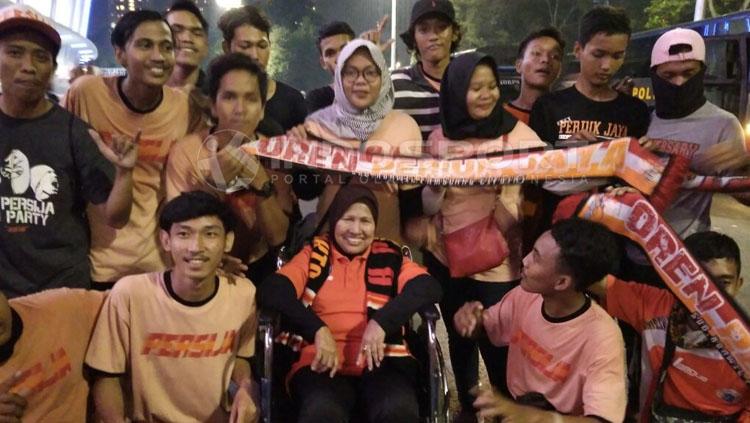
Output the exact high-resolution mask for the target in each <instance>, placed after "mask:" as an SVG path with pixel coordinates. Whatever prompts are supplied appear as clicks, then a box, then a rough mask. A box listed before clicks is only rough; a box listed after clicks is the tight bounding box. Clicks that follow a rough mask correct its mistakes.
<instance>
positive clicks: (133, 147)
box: [89, 129, 141, 169]
mask: <svg viewBox="0 0 750 423" xmlns="http://www.w3.org/2000/svg"><path fill="white" fill-rule="evenodd" d="M89 134H90V135H91V138H93V139H94V142H95V143H96V146H97V147H98V148H99V151H100V152H101V153H102V155H103V156H104V157H105V158H106V159H107V160H109V162H110V163H112V164H113V165H115V166H117V167H118V168H120V169H133V168H134V167H135V164H136V162H137V161H138V143H139V142H140V140H141V131H140V130H139V131H138V133H137V134H135V138H133V139H131V138H130V137H129V136H127V135H123V134H115V135H112V139H111V141H110V143H109V144H107V143H106V142H104V140H102V137H101V136H100V135H99V133H98V132H96V131H94V130H93V129H89Z"/></svg>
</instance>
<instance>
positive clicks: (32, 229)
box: [0, 105, 114, 297]
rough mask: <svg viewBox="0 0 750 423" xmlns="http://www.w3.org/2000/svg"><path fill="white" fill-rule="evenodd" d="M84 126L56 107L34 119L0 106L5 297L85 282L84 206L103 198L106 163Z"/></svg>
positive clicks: (0, 268)
mask: <svg viewBox="0 0 750 423" xmlns="http://www.w3.org/2000/svg"><path fill="white" fill-rule="evenodd" d="M87 129H88V128H87V126H86V124H85V123H83V122H82V121H81V120H79V119H78V118H76V117H74V116H73V115H71V114H70V113H68V112H67V111H66V110H64V109H62V108H60V107H59V106H57V105H54V106H53V107H52V109H51V110H50V111H48V112H47V113H45V114H44V115H42V116H40V117H38V118H35V119H15V118H12V117H10V116H7V115H5V114H4V113H2V112H0V159H2V164H1V165H0V166H2V167H1V168H0V274H2V277H1V278H0V289H2V291H3V292H4V293H5V295H7V296H9V297H17V296H21V295H26V294H31V293H34V292H38V291H41V290H43V289H48V288H57V287H61V286H68V287H83V288H88V287H89V285H90V270H89V259H88V253H89V227H88V221H87V220H86V215H85V212H86V204H87V203H92V204H101V203H103V202H105V201H106V200H107V197H108V196H109V193H110V191H111V189H112V182H113V180H114V168H113V166H112V164H111V163H109V162H108V161H107V160H106V159H105V158H104V156H102V154H101V153H100V152H99V149H98V148H97V146H96V144H95V143H94V141H93V140H92V139H91V136H90V135H89V133H88V131H87Z"/></svg>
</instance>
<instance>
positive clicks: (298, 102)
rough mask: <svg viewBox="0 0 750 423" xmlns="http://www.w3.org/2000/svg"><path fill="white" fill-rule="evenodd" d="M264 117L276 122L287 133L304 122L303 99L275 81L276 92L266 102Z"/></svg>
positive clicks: (300, 94) (283, 84)
mask: <svg viewBox="0 0 750 423" xmlns="http://www.w3.org/2000/svg"><path fill="white" fill-rule="evenodd" d="M266 117H268V118H271V119H273V120H274V121H276V122H278V124H279V125H281V127H282V128H283V129H284V131H288V130H289V128H292V127H295V126H297V125H300V124H302V123H304V122H305V118H306V117H307V108H306V107H305V98H304V97H302V93H300V92H299V91H297V90H295V89H294V88H292V87H290V86H289V85H286V84H285V83H283V82H279V81H276V92H275V93H274V94H273V97H271V98H270V99H268V102H266Z"/></svg>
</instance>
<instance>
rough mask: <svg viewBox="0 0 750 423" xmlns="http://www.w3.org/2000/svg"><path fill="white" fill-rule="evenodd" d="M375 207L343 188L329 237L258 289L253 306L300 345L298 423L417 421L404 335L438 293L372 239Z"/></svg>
mask: <svg viewBox="0 0 750 423" xmlns="http://www.w3.org/2000/svg"><path fill="white" fill-rule="evenodd" d="M377 218H378V204H377V200H376V199H375V196H374V195H373V193H372V191H370V190H369V189H368V188H366V187H364V186H362V185H346V186H344V187H342V188H341V190H339V192H338V193H337V194H336V196H335V197H334V200H333V202H332V203H331V206H330V208H329V211H328V227H329V231H328V234H327V236H320V237H316V238H314V239H313V241H312V242H311V243H310V244H309V245H307V246H306V247H305V248H304V249H303V250H302V251H300V252H299V253H298V254H297V255H296V256H294V258H292V259H291V260H290V261H289V263H287V264H286V265H285V266H283V267H282V268H281V269H280V270H279V271H278V272H277V273H276V274H275V275H273V276H271V277H270V278H269V280H268V281H266V283H264V284H262V286H261V290H260V293H259V302H260V304H261V306H262V307H265V308H266V309H271V310H274V311H278V312H279V313H280V314H281V315H282V319H283V320H284V322H285V323H287V324H288V325H289V326H290V327H291V328H293V329H294V331H295V332H296V333H297V334H298V336H289V337H288V338H287V339H286V341H288V344H289V345H290V346H292V347H293V348H295V349H298V350H299V359H298V360H297V361H296V362H295V363H294V364H293V365H292V368H291V371H290V372H289V374H288V376H287V387H288V389H289V393H290V394H291V398H292V400H293V401H294V403H295V404H296V405H297V408H298V409H299V412H298V416H299V417H298V421H299V422H321V421H324V422H327V423H328V422H331V423H333V422H348V421H350V419H351V418H352V417H353V416H357V418H358V421H360V420H359V419H362V421H365V420H366V421H369V422H397V421H398V422H404V421H418V420H419V407H418V403H417V373H418V366H417V362H416V360H415V359H414V358H413V357H412V356H411V354H410V352H409V348H408V346H407V345H406V342H405V341H404V337H403V334H404V328H403V326H404V325H405V324H406V323H407V322H408V320H409V318H410V317H411V316H412V315H413V314H414V313H416V312H417V311H418V310H419V309H420V308H422V307H423V306H425V305H428V304H432V303H435V302H437V301H438V300H439V299H440V295H441V291H440V286H439V284H438V283H437V281H436V280H435V279H434V278H433V277H432V276H430V275H429V274H427V272H426V271H425V269H424V268H422V267H421V266H419V265H418V264H416V263H414V262H412V261H411V260H410V259H409V258H406V257H404V256H403V255H402V252H401V248H400V247H399V246H398V245H396V244H395V243H393V242H391V241H388V240H385V239H375V238H374V236H373V234H374V232H375V222H377Z"/></svg>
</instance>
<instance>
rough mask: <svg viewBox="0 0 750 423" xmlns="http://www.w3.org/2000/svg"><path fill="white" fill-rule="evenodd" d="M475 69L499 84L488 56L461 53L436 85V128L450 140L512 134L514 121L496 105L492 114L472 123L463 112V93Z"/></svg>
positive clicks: (464, 102) (464, 98)
mask: <svg viewBox="0 0 750 423" xmlns="http://www.w3.org/2000/svg"><path fill="white" fill-rule="evenodd" d="M479 65H487V66H489V67H490V69H492V73H493V74H494V75H495V80H496V81H498V84H499V82H500V78H499V77H498V74H497V64H496V63H495V60H494V59H493V58H492V57H491V56H488V55H483V54H479V53H465V54H462V55H460V56H458V57H456V58H455V59H453V60H452V61H451V62H450V64H449V65H448V69H446V71H445V75H444V76H443V81H442V83H441V85H440V124H441V125H442V127H443V134H444V135H445V137H446V138H448V139H451V140H464V139H467V138H482V139H495V138H498V137H500V136H501V135H503V134H507V133H508V132H510V131H512V130H513V127H514V126H516V122H518V120H517V119H516V118H515V117H513V116H512V115H511V114H510V113H508V112H506V111H505V109H504V108H503V104H502V103H501V102H500V101H498V102H497V104H496V105H495V108H494V109H493V110H492V113H491V114H490V115H489V116H488V117H486V118H484V119H482V120H474V119H472V117H471V116H469V111H468V109H467V108H466V93H467V92H468V91H469V85H470V83H471V76H472V74H473V73H474V69H476V67H477V66H479Z"/></svg>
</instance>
